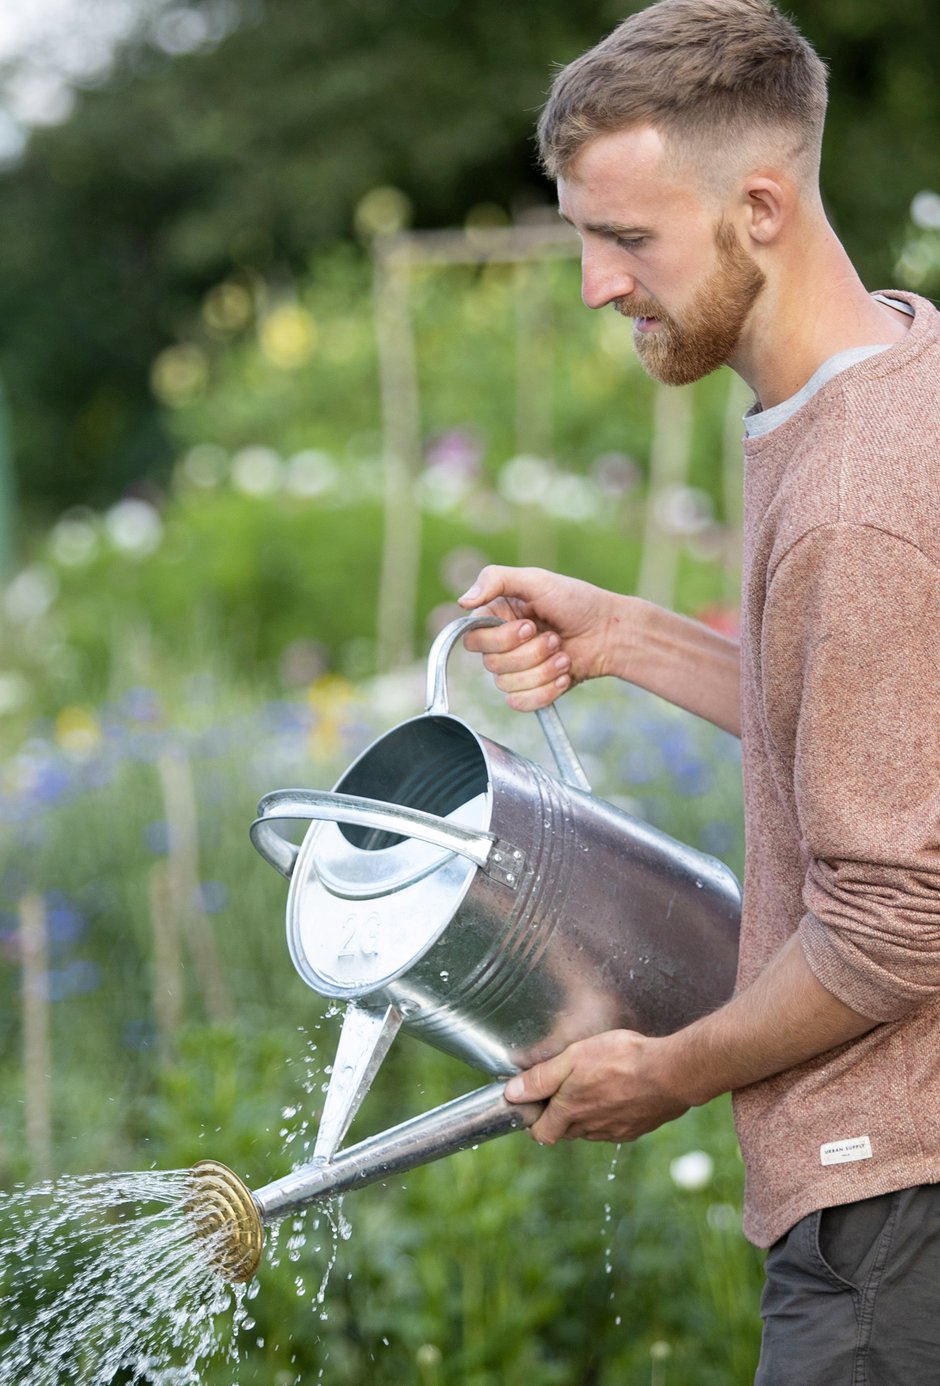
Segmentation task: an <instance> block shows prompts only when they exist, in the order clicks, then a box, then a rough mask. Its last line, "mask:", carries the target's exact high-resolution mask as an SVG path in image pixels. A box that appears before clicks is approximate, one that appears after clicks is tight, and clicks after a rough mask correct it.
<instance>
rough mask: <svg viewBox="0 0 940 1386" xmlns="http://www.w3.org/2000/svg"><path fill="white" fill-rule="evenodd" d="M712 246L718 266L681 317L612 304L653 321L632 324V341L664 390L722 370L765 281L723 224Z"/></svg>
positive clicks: (652, 305)
mask: <svg viewBox="0 0 940 1386" xmlns="http://www.w3.org/2000/svg"><path fill="white" fill-rule="evenodd" d="M715 247H716V249H717V251H718V264H717V266H716V268H715V269H714V270H713V271H712V273H711V274H710V275H709V277H708V278H707V279H706V280H705V282H704V283H703V284H702V285H700V287H699V288H698V289H696V291H695V294H694V295H693V298H692V302H691V303H690V305H689V307H688V309H686V310H684V311H683V313H682V316H681V318H680V317H673V316H672V315H671V314H669V313H667V312H666V311H665V310H664V309H663V308H662V307H661V305H660V304H658V303H657V302H656V301H655V299H637V298H619V299H617V300H616V302H615V303H614V307H615V308H616V310H617V312H618V313H622V314H623V316H624V317H626V318H655V319H656V322H657V324H658V325H657V326H655V327H652V328H648V329H644V328H641V327H639V326H636V325H635V326H634V329H633V342H634V345H635V346H636V350H637V355H638V356H639V358H640V364H641V365H642V367H643V369H644V370H645V371H646V373H647V375H650V376H652V377H653V379H654V380H659V381H661V382H662V383H663V384H664V385H691V383H692V382H693V380H701V379H702V377H703V376H706V375H711V373H712V371H716V370H717V369H718V367H719V366H724V365H726V364H727V363H728V361H729V360H730V359H731V357H732V356H733V355H734V353H735V350H736V349H737V345H738V342H739V341H740V338H741V332H742V329H743V327H744V323H745V320H746V318H747V315H748V313H749V312H750V311H751V308H752V306H753V304H754V302H755V300H756V299H757V297H758V295H759V294H760V292H761V290H762V289H763V287H764V285H765V284H766V282H767V280H766V276H765V275H764V273H763V271H762V270H761V269H759V268H758V266H757V265H756V264H755V262H754V261H753V260H752V259H751V257H750V255H748V254H747V252H746V251H745V250H744V249H743V247H742V246H741V245H740V243H739V242H738V239H737V237H736V236H735V234H734V231H733V230H732V228H731V227H730V226H729V225H728V223H727V222H725V221H720V222H719V223H718V225H717V226H716V228H715Z"/></svg>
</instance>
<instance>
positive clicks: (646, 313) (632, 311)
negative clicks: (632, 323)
mask: <svg viewBox="0 0 940 1386" xmlns="http://www.w3.org/2000/svg"><path fill="white" fill-rule="evenodd" d="M612 307H613V308H614V311H615V312H617V313H619V314H620V315H621V317H624V318H658V319H659V321H660V322H665V321H668V317H669V315H668V314H667V313H664V312H663V310H662V308H661V307H660V306H659V304H658V303H657V302H656V301H655V300H654V299H652V298H615V299H614V300H613V304H612Z"/></svg>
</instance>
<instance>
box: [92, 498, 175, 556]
mask: <svg viewBox="0 0 940 1386" xmlns="http://www.w3.org/2000/svg"><path fill="white" fill-rule="evenodd" d="M104 527H105V530H106V532H107V535H108V538H109V539H110V540H111V543H112V544H113V545H114V547H115V548H116V549H118V550H119V551H120V552H121V553H124V554H127V555H128V557H130V558H148V557H149V556H150V554H152V553H155V552H156V550H157V549H158V548H159V547H160V541H161V539H162V538H163V521H162V520H161V519H160V516H159V513H158V512H157V509H156V507H155V506H153V505H151V504H150V502H149V501H145V500H138V499H136V498H135V497H132V496H129V497H128V498H127V499H126V500H122V501H118V503H117V505H112V506H111V509H110V510H109V511H108V512H107V514H106V515H105V517H104Z"/></svg>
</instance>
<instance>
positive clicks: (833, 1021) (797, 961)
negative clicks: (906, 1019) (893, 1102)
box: [650, 934, 877, 1106]
mask: <svg viewBox="0 0 940 1386" xmlns="http://www.w3.org/2000/svg"><path fill="white" fill-rule="evenodd" d="M876 1023H877V1022H876V1021H874V1020H872V1019H870V1018H869V1017H868V1016H863V1015H859V1014H858V1012H857V1011H853V1010H852V1009H851V1008H850V1007H849V1006H846V1005H845V1003H844V1002H842V1001H840V1000H839V999H838V997H836V996H833V995H832V993H831V992H829V991H827V990H826V988H825V987H824V986H822V984H821V983H820V982H818V981H817V980H816V978H815V976H814V975H813V973H812V971H811V970H810V967H809V964H808V963H807V961H806V957H805V955H804V953H803V949H802V946H801V944H800V940H799V936H798V935H796V934H794V935H793V937H792V938H790V939H789V941H788V942H787V943H786V944H785V945H784V947H783V948H781V950H780V952H779V953H778V954H777V956H776V957H775V958H774V959H773V960H772V961H771V962H770V963H769V964H768V965H767V967H766V968H765V969H764V971H763V972H762V973H761V974H760V976H759V977H758V978H757V979H756V981H755V982H754V983H753V984H752V985H751V986H750V987H748V988H747V990H746V991H743V992H741V993H740V994H739V995H738V996H736V997H735V998H734V999H733V1000H732V1001H729V1002H728V1003H727V1005H725V1006H722V1007H721V1009H720V1010H718V1011H715V1012H713V1014H712V1015H709V1016H705V1017H704V1018H703V1019H702V1020H698V1021H695V1022H694V1023H693V1024H692V1025H689V1026H687V1027H686V1028H685V1029H684V1030H680V1031H678V1032H677V1033H676V1034H674V1035H668V1036H666V1037H664V1038H663V1039H662V1040H660V1041H657V1044H656V1050H657V1052H656V1055H655V1058H654V1056H653V1055H651V1056H650V1058H651V1059H653V1062H654V1064H655V1065H656V1066H657V1067H658V1069H659V1071H660V1077H661V1081H662V1082H663V1085H664V1087H666V1088H667V1089H669V1090H671V1091H674V1092H675V1093H676V1094H677V1095H678V1096H681V1097H682V1099H683V1100H684V1101H685V1102H687V1103H688V1104H689V1105H690V1106H699V1105H701V1104H702V1103H703V1102H707V1101H708V1100H709V1099H710V1098H712V1097H716V1096H717V1095H718V1094H719V1093H722V1092H729V1091H733V1090H734V1089H735V1088H742V1087H746V1086H747V1085H748V1084H749V1083H755V1082H757V1081H758V1080H759V1079H761V1078H769V1077H771V1076H772V1075H773V1074H775V1073H782V1072H783V1071H784V1070H785V1069H788V1068H793V1067H794V1066H795V1065H796V1064H800V1063H803V1062H805V1061H806V1060H807V1059H812V1058H815V1057H816V1055H818V1054H824V1053H826V1052H827V1051H828V1050H830V1049H834V1048H836V1046H838V1045H840V1044H845V1043H846V1042H847V1041H848V1040H851V1039H855V1038H857V1037H858V1036H859V1035H863V1034H865V1033H866V1032H867V1031H868V1030H871V1029H874V1027H875V1025H876Z"/></svg>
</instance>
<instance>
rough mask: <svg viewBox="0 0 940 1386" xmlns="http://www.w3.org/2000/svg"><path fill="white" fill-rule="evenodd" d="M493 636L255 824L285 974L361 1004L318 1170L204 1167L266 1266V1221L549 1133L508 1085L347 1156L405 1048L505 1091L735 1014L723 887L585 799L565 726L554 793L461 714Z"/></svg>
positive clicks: (447, 642) (725, 883)
mask: <svg viewBox="0 0 940 1386" xmlns="http://www.w3.org/2000/svg"><path fill="white" fill-rule="evenodd" d="M495 624H499V618H498V617H493V616H468V617H464V618H461V619H460V620H457V621H454V622H453V623H452V624H451V625H449V626H448V627H447V628H446V629H445V630H443V631H442V632H441V634H440V635H439V636H438V637H437V639H436V640H435V642H434V644H433V646H432V648H431V651H430V655H429V660H428V683H427V699H426V704H427V705H426V710H425V712H424V713H423V714H422V715H421V716H418V717H415V718H412V719H411V720H409V721H406V722H403V723H402V724H400V725H399V726H397V727H395V728H394V729H393V730H392V731H390V732H388V733H386V734H385V735H384V736H382V737H380V738H379V739H378V740H377V741H375V742H373V743H372V745H371V746H369V747H368V748H367V749H366V750H365V751H364V752H363V753H362V754H361V755H360V756H359V757H358V759H357V760H356V761H354V762H353V764H352V765H351V766H350V768H349V769H348V770H347V771H346V773H345V774H344V775H343V776H342V778H341V779H340V781H339V783H338V784H337V785H336V787H335V789H334V790H333V791H331V792H326V791H319V790H307V789H287V790H279V791H276V792H274V793H271V794H267V795H265V797H264V798H263V799H262V800H261V802H260V804H259V806H258V815H259V816H258V818H257V820H256V821H255V822H254V823H253V824H252V826H251V838H252V841H253V842H254V845H255V846H256V847H257V849H258V851H259V852H260V853H261V855H262V856H264V857H265V858H266V859H267V860H268V861H269V862H270V863H271V865H272V866H274V867H275V868H276V869H277V870H278V871H280V872H281V874H282V875H284V876H286V877H287V878H288V879H289V881H290V887H289V890H288V897H287V940H288V946H289V949H290V953H291V957H292V959H293V962H294V966H295V967H296V968H297V971H298V972H299V973H300V976H301V977H302V978H303V980H304V981H305V982H306V983H307V984H308V986H310V987H311V988H312V989H313V990H314V991H316V992H318V993H319V994H320V995H321V996H324V997H328V998H330V999H331V1000H343V1001H346V1002H347V1003H348V1004H347V1008H346V1014H345V1020H344V1023H343V1029H342V1032H341V1035H340V1039H339V1045H338V1049H337V1054H336V1059H335V1061H334V1064H333V1068H332V1074H331V1077H330V1083H329V1087H328V1090H327V1094H326V1099H325V1103H324V1108H323V1113H322V1117H321V1121H320V1125H319V1128H318V1135H317V1140H316V1144H315V1149H314V1157H313V1162H312V1164H311V1165H309V1166H307V1167H305V1168H303V1169H301V1170H298V1171H295V1172H294V1174H293V1175H290V1176H288V1177H287V1178H286V1179H282V1180H278V1181H275V1183H274V1184H271V1185H268V1186H267V1187H266V1188H265V1189H262V1190H260V1191H259V1192H258V1193H257V1194H254V1195H249V1194H248V1192H247V1190H245V1189H244V1186H243V1185H241V1181H239V1180H238V1179H237V1176H234V1175H232V1174H231V1171H228V1170H226V1168H225V1166H221V1165H217V1164H215V1162H212V1161H209V1162H203V1164H202V1165H201V1166H196V1168H195V1171H194V1174H196V1173H201V1183H200V1185H199V1187H200V1189H201V1192H202V1195H203V1196H205V1194H206V1191H207V1190H208V1189H210V1187H211V1189H212V1190H215V1191H216V1192H218V1191H219V1190H221V1194H220V1195H219V1196H220V1197H221V1198H222V1201H223V1203H226V1200H228V1199H229V1198H230V1196H233V1195H232V1190H233V1188H234V1189H235V1194H234V1198H235V1203H236V1204H237V1205H238V1207H239V1208H240V1209H241V1211H240V1212H239V1217H240V1218H242V1220H243V1221H244V1219H245V1218H247V1224H246V1225H247V1226H248V1227H249V1229H250V1232H251V1237H252V1238H253V1239H254V1241H255V1242H257V1252H258V1255H259V1256H260V1240H259V1239H260V1227H261V1223H263V1222H266V1221H270V1220H273V1219H275V1218H277V1217H283V1216H284V1215H285V1213H287V1212H289V1211H292V1210H294V1209H296V1208H297V1207H299V1206H302V1205H304V1204H306V1203H309V1202H311V1201H313V1200H314V1199H318V1198H322V1197H324V1196H326V1195H327V1194H328V1193H330V1192H338V1191H339V1190H340V1189H341V1188H348V1187H354V1186H357V1185H359V1184H363V1183H367V1182H370V1181H371V1180H372V1179H375V1178H382V1177H384V1176H385V1175H386V1174H389V1173H392V1172H398V1171H400V1170H401V1169H403V1168H410V1167H412V1166H413V1165H416V1164H420V1163H424V1162H426V1161H427V1160H429V1159H434V1158H438V1157H439V1156H440V1155H443V1154H447V1153H449V1152H450V1151H451V1150H455V1149H460V1148H463V1147H464V1146H467V1145H471V1144H476V1143H478V1142H479V1141H480V1140H482V1139H488V1138H490V1137H491V1136H495V1135H499V1134H501V1133H502V1132H503V1131H508V1130H511V1129H515V1128H516V1127H519V1126H522V1125H530V1124H531V1123H532V1122H533V1121H534V1120H535V1119H536V1118H537V1116H538V1114H539V1111H540V1110H541V1106H540V1104H528V1105H527V1106H525V1107H519V1106H514V1105H513V1104H511V1103H507V1102H506V1101H505V1099H504V1098H503V1096H502V1087H503V1082H497V1083H494V1084H492V1085H491V1086H490V1087H488V1088H484V1089H481V1090H480V1091H479V1092H477V1093H473V1094H470V1095H469V1096H468V1097H466V1098H461V1099H458V1100H457V1101H456V1102H454V1103H449V1104H447V1106H445V1107H442V1108H437V1109H436V1110H435V1111H433V1112H430V1113H426V1114H425V1115H424V1116H419V1117H416V1118H413V1119H412V1120H411V1121H410V1122H407V1123H405V1124H404V1125H403V1126H401V1127H396V1128H394V1130H392V1131H390V1132H386V1133H384V1134H383V1135H379V1136H375V1137H371V1138H370V1139H369V1140H368V1141H365V1142H363V1143H361V1145H359V1146H355V1147H353V1148H352V1149H350V1150H348V1151H343V1152H341V1153H340V1154H337V1153H336V1152H337V1150H338V1148H339V1146H340V1144H341V1142H342V1140H343V1137H344V1135H345V1134H346V1131H347V1129H348V1127H349V1124H350V1122H351V1121H352V1119H353V1117H354V1115H355V1113H356V1111H357V1110H358V1108H359V1106H360V1104H361V1102H362V1099H363V1097H364V1095H365V1093H366V1092H367V1091H368V1088H369V1086H370V1084H371V1082H372V1080H373V1078H374V1077H375V1074H376V1072H377V1071H378V1068H379V1066H380V1065H381V1062H382V1059H383V1058H384V1056H385V1054H386V1053H387V1052H388V1049H389V1046H390V1045H391V1043H392V1040H393V1039H394V1037H395V1035H396V1034H397V1032H398V1031H399V1030H400V1029H403V1030H406V1031H409V1032H411V1033H412V1034H414V1035H417V1036H418V1037H419V1038H421V1039H423V1040H426V1041H427V1042H428V1043H429V1044H432V1045H434V1046H435V1047H436V1048H438V1049H441V1050H444V1051H445V1052H447V1053H449V1054H452V1055H455V1056H456V1057H458V1058H460V1059H463V1060H465V1061H466V1062H467V1063H468V1064H470V1065H471V1066H472V1067H473V1068H476V1069H478V1070H480V1071H481V1072H483V1073H487V1074H489V1075H490V1076H491V1077H492V1078H498V1079H502V1080H505V1079H506V1078H507V1077H509V1076H510V1075H511V1074H513V1073H515V1072H517V1071H519V1070H522V1069H526V1068H530V1067H531V1066H532V1065H533V1064H536V1063H538V1062H540V1061H541V1060H543V1059H546V1058H549V1057H551V1056H553V1055H555V1054H557V1053H558V1052H559V1051H560V1050H562V1049H563V1048H564V1047H565V1046H566V1045H568V1044H570V1043H571V1042H572V1041H574V1040H577V1039H582V1038H584V1037H586V1036H588V1035H591V1034H596V1033H599V1032H600V1031H603V1030H610V1029H619V1028H626V1029H633V1030H638V1031H641V1032H642V1033H644V1034H650V1035H661V1034H668V1033H671V1032H672V1031H674V1030H677V1029H680V1028H681V1027H682V1026H684V1025H686V1024H688V1023H689V1022H691V1021H692V1020H694V1019H696V1018H697V1017H699V1016H701V1015H705V1014H707V1013H708V1012H709V1011H711V1010H714V1009H715V1008H716V1007H718V1006H720V1005H721V1004H723V1002H725V1001H726V1000H727V999H728V998H729V997H730V995H731V992H732V989H733V986H734V976H735V969H736V962H737V944H738V924H739V919H740V906H741V893H740V888H739V886H738V883H737V881H736V879H735V877H734V875H733V874H732V873H731V871H730V870H729V869H728V868H727V867H726V866H724V865H723V864H722V863H721V862H719V861H716V860H715V859H714V858H713V857H710V856H706V855H704V854H703V853H701V852H698V851H695V850H693V849H692V848H689V847H686V846H684V845H683V844H681V843H679V842H676V841H675V840H673V839H672V838H670V837H668V836H667V835H666V834H664V833H661V832H659V831H658V830H656V829H655V828H652V827H650V826H649V825H648V824H646V823H643V822H641V821H640V820H639V819H637V818H635V817H633V816H632V815H630V814H629V813H626V812H625V811H623V810H622V809H618V808H615V807H614V806H613V805H612V804H610V803H608V802H606V801H605V800H603V799H601V798H598V797H597V796H595V795H593V794H592V793H591V791H590V786H589V784H588V781H587V778H586V776H585V774H584V771H583V769H582V767H581V765H580V763H579V761H578V758H577V756H576V754H575V752H574V749H573V747H572V745H571V743H570V741H569V739H568V736H567V734H566V732H565V730H564V727H563V725H562V723H561V719H560V717H559V714H558V711H557V709H556V708H555V707H554V706H552V707H549V708H546V709H544V710H542V711H541V712H539V713H538V714H537V716H538V717H539V720H540V723H541V726H542V729H543V731H544V733H545V736H546V738H547V741H548V745H549V747H550V749H551V752H552V755H553V758H554V760H555V764H556V766H557V769H558V774H557V775H555V774H550V773H548V772H547V771H546V770H544V769H542V768H541V767H540V766H538V765H536V764H535V763H533V762H532V761H530V760H527V759H524V758H523V757H521V756H519V755H516V754H515V753H513V752H512V751H510V750H507V748H506V747H504V746H501V745H499V744H498V743H497V742H494V741H491V740H489V739H488V738H486V737H484V736H481V735H480V734H479V733H478V732H476V731H474V730H473V729H472V728H471V727H470V726H469V725H468V724H467V723H466V722H464V721H462V720H461V719H460V718H458V717H455V716H453V715H452V713H451V712H450V710H449V707H448V697H447V684H446V665H447V659H448V656H449V654H450V651H451V649H452V648H453V646H454V644H455V643H456V641H457V640H458V639H459V638H460V637H461V636H462V635H463V633H464V632H465V631H467V630H470V629H472V628H473V627H475V626H481V625H495ZM298 819H300V820H310V821H311V826H310V828H309V829H308V830H307V833H306V836H305V837H304V839H303V842H302V843H301V845H300V846H299V847H298V846H296V845H295V844H294V843H292V842H290V841H288V840H287V839H286V838H285V837H284V836H282V834H281V833H280V832H279V831H278V828H279V826H280V825H281V824H282V822H283V821H284V820H298ZM232 1180H234V1181H235V1184H234V1185H232V1184H231V1182H230V1181H232ZM209 1201H210V1202H211V1199H210V1200H209ZM204 1205H205V1197H203V1204H202V1205H200V1206H203V1209H204ZM226 1206H227V1205H226ZM229 1211H231V1210H229ZM259 1219H260V1220H259ZM223 1220H224V1219H223ZM210 1221H211V1219H210ZM213 1225H214V1224H213ZM239 1225H241V1224H239ZM234 1245H235V1249H236V1250H237V1249H238V1245H239V1242H238V1236H236V1237H235V1238H234ZM239 1264H241V1263H239ZM245 1264H247V1262H246V1263H245ZM226 1273H229V1274H230V1278H236V1277H235V1276H234V1275H232V1274H231V1265H229V1267H228V1272H226ZM251 1273H253V1271H251V1270H249V1272H248V1274H251ZM241 1278H246V1277H241Z"/></svg>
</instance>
